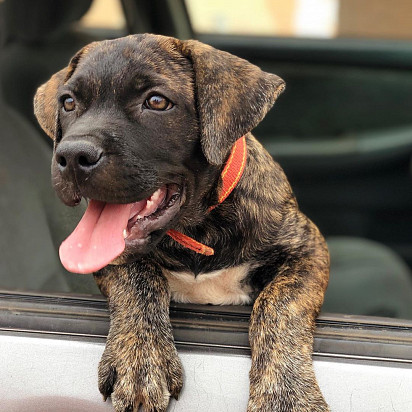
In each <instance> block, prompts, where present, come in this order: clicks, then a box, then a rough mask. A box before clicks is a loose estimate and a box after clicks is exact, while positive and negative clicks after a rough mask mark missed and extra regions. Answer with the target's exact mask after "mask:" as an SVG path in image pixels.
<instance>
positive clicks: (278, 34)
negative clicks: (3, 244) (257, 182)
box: [186, 0, 412, 319]
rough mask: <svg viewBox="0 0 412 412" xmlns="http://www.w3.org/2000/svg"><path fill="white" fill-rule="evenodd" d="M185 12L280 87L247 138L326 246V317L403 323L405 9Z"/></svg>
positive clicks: (406, 252)
mask: <svg viewBox="0 0 412 412" xmlns="http://www.w3.org/2000/svg"><path fill="white" fill-rule="evenodd" d="M186 5H187V9H188V12H189V16H190V18H191V22H192V26H193V30H194V32H195V33H196V34H197V36H198V37H199V38H200V39H201V40H203V41H206V42H211V43H212V44H213V45H215V46H216V47H219V48H223V49H225V50H227V51H229V52H232V53H234V54H238V55H240V56H241V57H244V58H245V59H247V60H250V61H252V62H253V63H255V64H257V65H259V66H260V67H262V68H263V69H264V70H267V71H269V72H272V73H276V74H278V75H280V76H281V77H282V78H284V79H285V81H286V91H285V92H284V93H283V95H282V96H281V97H280V98H279V100H278V101H277V103H276V106H275V107H274V109H273V110H271V111H270V112H269V113H268V115H267V116H266V118H265V120H264V121H263V122H262V123H261V124H260V125H259V126H258V127H257V128H256V130H255V131H254V135H255V136H256V137H257V138H258V139H259V140H260V141H261V142H262V143H263V144H264V146H265V147H266V148H267V149H268V150H269V152H270V153H271V154H272V155H273V157H274V158H275V160H277V161H278V162H279V163H280V164H281V166H282V167H283V169H284V170H285V172H286V175H287V176H288V178H289V181H290V182H291V184H292V188H293V190H294V192H295V194H296V197H297V200H298V203H299V205H300V208H301V209H302V211H303V212H304V213H305V214H306V215H307V216H309V217H310V218H311V219H312V220H313V221H314V222H315V223H316V224H317V225H318V227H319V228H320V230H321V231H322V233H323V234H324V235H325V237H326V240H327V242H328V245H329V250H330V255H331V277H330V283H329V287H328V290H327V293H326V297H325V304H324V306H323V311H325V312H336V313H346V314H360V315H369V316H388V317H398V318H408V319H411V318H412V299H411V296H412V253H411V250H412V238H411V233H412V214H411V210H412V198H411V196H410V193H411V186H412V179H411V168H410V159H411V156H412V153H411V147H412V139H411V138H410V136H412V133H411V125H412V113H411V112H410V110H409V109H406V108H408V107H409V104H407V103H406V102H408V101H409V99H412V87H410V86H412V76H411V75H410V70H409V68H410V59H411V57H412V53H411V47H410V44H411V43H410V41H408V40H409V39H412V26H411V25H410V21H411V19H412V5H411V3H410V2H403V1H390V0H379V1H369V0H367V1H356V0H286V1H283V0H282V1H281V0H253V1H252V0H250V1H247V0H245V1H242V2H238V1H230V0H229V1H225V2H221V1H210V2H203V1H200V0H186ZM395 51H396V52H395ZM400 65H402V67H400ZM411 103H412V101H411ZM405 109H406V110H405Z"/></svg>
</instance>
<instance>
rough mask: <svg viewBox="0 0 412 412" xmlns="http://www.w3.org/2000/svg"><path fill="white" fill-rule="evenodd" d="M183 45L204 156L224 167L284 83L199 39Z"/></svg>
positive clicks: (281, 90)
mask: <svg viewBox="0 0 412 412" xmlns="http://www.w3.org/2000/svg"><path fill="white" fill-rule="evenodd" d="M181 44H182V53H183V55H184V56H186V57H188V58H189V59H190V60H191V61H192V64H193V69H194V73H195V91H196V98H197V109H198V113H199V117H200V128H201V144H202V149H203V153H204V154H205V156H206V158H207V160H208V161H209V163H211V164H214V165H221V164H223V162H224V161H225V159H226V157H227V155H228V153H229V151H230V149H231V147H232V145H233V143H234V142H235V141H236V140H237V139H239V138H240V137H242V136H243V135H245V134H246V133H247V132H250V131H251V130H252V129H253V128H254V127H255V126H257V124H258V123H259V122H260V121H261V120H262V119H263V117H264V116H265V115H266V113H267V112H268V111H269V109H270V108H271V107H272V106H273V104H274V103H275V100H276V99H277V97H278V96H279V94H280V93H282V92H283V90H284V89H285V82H284V81H283V80H282V79H281V78H280V77H278V76H276V75H274V74H271V73H266V72H263V71H262V70H260V69H259V68H258V67H257V66H255V65H253V64H251V63H249V62H248V61H246V60H243V59H241V58H239V57H236V56H233V55H232V54H229V53H226V52H223V51H221V50H217V49H215V48H213V47H211V46H208V45H206V44H203V43H200V42H198V41H196V40H187V41H183V42H182V43H181Z"/></svg>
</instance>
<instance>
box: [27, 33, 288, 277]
mask: <svg viewBox="0 0 412 412" xmlns="http://www.w3.org/2000/svg"><path fill="white" fill-rule="evenodd" d="M283 89H284V82H283V81H282V80H281V79H280V78H279V77H277V76H275V75H273V74H269V73H265V72H262V71H261V70H260V69H259V68H257V67H256V66H254V65H252V64H250V63H248V62H247V61H245V60H242V59H240V58H237V57H235V56H232V55H230V54H228V53H225V52H222V51H218V50H216V49H214V48H212V47H210V46H207V45H204V44H202V43H199V42H197V41H193V40H189V41H179V40H177V39H173V38H169V37H163V36H155V35H135V36H128V37H125V38H121V39H117V40H112V41H103V42H97V43H92V44H90V45H88V46H86V47H85V48H83V49H82V50H80V51H79V52H78V53H77V54H76V55H75V56H74V57H73V59H72V60H71V62H70V64H69V66H68V67H66V68H64V69H63V70H61V71H60V72H58V73H56V74H55V75H54V76H53V77H52V78H51V79H50V80H49V81H48V82H47V83H45V84H44V85H42V86H41V87H40V88H39V89H38V91H37V93H36V96H35V99H34V108H35V114H36V116H37V119H38V121H39V123H40V125H41V126H42V128H43V129H44V130H45V132H46V133H47V134H48V135H49V136H50V137H51V138H52V139H54V155H53V160H52V179H53V185H54V188H55V190H56V192H57V194H58V195H59V197H60V198H61V200H62V201H63V202H64V203H66V204H67V205H72V206H73V205H76V204H78V203H79V202H80V200H81V198H83V197H84V198H87V199H89V206H88V209H87V211H86V214H85V216H84V218H83V219H82V221H81V223H80V224H79V226H78V227H77V228H76V230H75V231H74V232H73V234H72V235H71V236H70V237H69V239H68V240H67V241H66V242H64V243H63V245H62V247H61V250H60V255H61V258H62V262H63V264H64V265H65V266H66V268H67V269H69V270H71V271H74V272H79V273H90V272H93V271H96V270H98V269H100V268H101V267H104V266H105V265H107V264H108V263H110V262H112V261H113V260H114V259H115V258H117V257H118V256H120V258H119V259H117V260H116V261H119V262H120V261H125V259H126V257H127V256H135V255H136V254H141V253H146V252H147V251H149V250H150V247H153V246H154V245H155V244H156V243H157V242H158V241H159V240H160V239H161V238H162V236H163V235H164V234H165V233H166V231H167V230H168V229H169V228H171V227H172V226H174V225H175V224H176V223H177V221H180V222H184V221H186V222H191V223H192V224H193V223H194V222H196V219H197V220H199V219H201V218H200V215H202V213H203V212H204V211H205V210H206V209H207V206H208V203H209V202H210V201H213V200H214V199H211V196H212V193H214V192H215V191H213V186H214V185H216V183H217V179H218V176H219V171H220V169H221V167H222V165H223V163H224V162H225V160H226V158H227V156H228V154H229V152H230V149H231V147H232V145H233V143H234V142H235V141H236V140H237V139H238V138H239V137H241V136H243V135H244V134H246V133H247V132H249V131H250V130H252V129H253V128H254V127H255V126H256V125H257V124H258V123H259V122H260V120H261V119H262V118H263V117H264V116H265V114H266V112H267V111H268V110H269V109H270V107H271V106H272V105H273V103H274V102H275V100H276V98H277V96H278V95H279V94H280V93H281V92H282V91H283ZM186 211H190V214H189V213H186Z"/></svg>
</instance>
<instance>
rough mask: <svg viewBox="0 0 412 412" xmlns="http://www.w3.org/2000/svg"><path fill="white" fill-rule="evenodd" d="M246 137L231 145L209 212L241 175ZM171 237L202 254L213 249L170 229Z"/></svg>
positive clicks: (209, 252)
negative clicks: (218, 187)
mask: <svg viewBox="0 0 412 412" xmlns="http://www.w3.org/2000/svg"><path fill="white" fill-rule="evenodd" d="M246 155H247V149H246V138H245V136H243V137H241V138H240V139H238V140H237V141H236V142H235V144H234V145H233V147H232V150H231V152H230V156H229V158H228V160H227V162H226V164H225V167H224V169H223V171H222V174H221V176H220V177H221V179H222V190H221V192H220V194H219V199H218V203H217V204H216V205H214V206H211V207H210V208H209V212H210V211H211V210H213V209H214V208H215V207H217V206H218V205H219V204H220V203H222V202H223V201H224V200H225V199H226V198H227V197H228V196H229V195H230V193H231V192H232V191H233V189H234V188H235V187H236V185H237V184H238V182H239V180H240V178H241V177H242V174H243V171H244V169H245V165H246ZM166 233H167V234H168V235H169V236H170V237H171V238H172V239H174V240H175V241H176V242H178V243H180V244H181V245H182V246H184V247H186V248H187V249H191V250H193V251H194V252H196V253H200V254H202V255H206V256H211V255H213V254H214V253H215V251H214V250H213V249H212V248H211V247H209V246H206V245H204V244H202V243H200V242H197V241H196V240H194V239H192V238H191V237H189V236H186V235H184V234H183V233H180V232H178V231H177V230H174V229H170V230H168V231H167V232H166Z"/></svg>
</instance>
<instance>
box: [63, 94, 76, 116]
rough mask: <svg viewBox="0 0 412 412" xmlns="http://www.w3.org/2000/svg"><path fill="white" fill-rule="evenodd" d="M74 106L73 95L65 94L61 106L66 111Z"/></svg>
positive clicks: (71, 109)
mask: <svg viewBox="0 0 412 412" xmlns="http://www.w3.org/2000/svg"><path fill="white" fill-rule="evenodd" d="M75 107H76V102H75V101H74V99H73V97H71V96H65V97H63V108H64V110H65V111H66V112H71V111H73V110H74V108H75Z"/></svg>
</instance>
